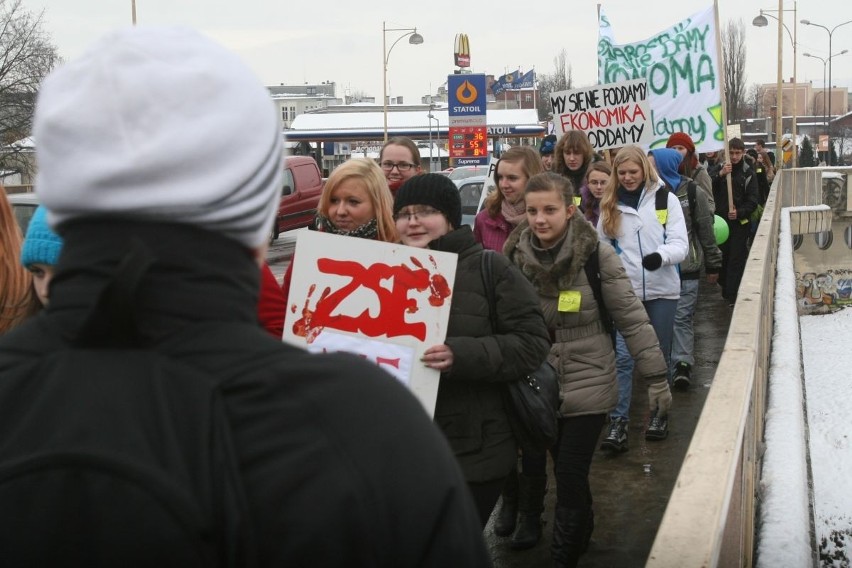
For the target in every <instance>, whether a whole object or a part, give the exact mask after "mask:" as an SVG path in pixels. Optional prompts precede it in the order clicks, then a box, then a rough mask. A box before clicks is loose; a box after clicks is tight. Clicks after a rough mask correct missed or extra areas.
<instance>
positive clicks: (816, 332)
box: [799, 308, 852, 567]
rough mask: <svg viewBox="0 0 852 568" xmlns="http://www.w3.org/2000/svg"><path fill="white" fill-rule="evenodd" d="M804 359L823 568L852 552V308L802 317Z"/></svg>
mask: <svg viewBox="0 0 852 568" xmlns="http://www.w3.org/2000/svg"><path fill="white" fill-rule="evenodd" d="M799 323H800V329H801V337H802V360H803V366H804V373H805V396H806V400H807V406H808V429H809V432H810V461H811V470H812V474H813V501H814V517H815V524H816V537H817V542H818V543H819V545H820V565H821V566H838V567H840V566H845V567H848V566H850V563H849V560H850V558H852V553H849V552H848V548H849V546H850V544H852V443H850V441H852V440H850V438H852V412H850V410H849V405H850V401H852V309H850V308H847V309H845V310H840V311H838V312H835V313H833V314H828V315H819V316H802V317H801V318H800V319H799Z"/></svg>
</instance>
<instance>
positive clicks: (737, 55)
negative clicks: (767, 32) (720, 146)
mask: <svg viewBox="0 0 852 568" xmlns="http://www.w3.org/2000/svg"><path fill="white" fill-rule="evenodd" d="M722 57H723V58H724V64H725V68H724V73H725V87H726V88H727V92H726V93H725V103H726V104H727V106H728V123H733V122H736V121H738V120H739V119H740V118H742V117H741V116H740V115H741V114H742V110H743V101H744V100H745V89H746V74H745V65H746V46H745V25H744V24H743V21H742V20H741V19H740V20H737V21H736V22H734V21H733V20H729V21H728V26H727V27H726V28H725V30H724V33H723V34H722Z"/></svg>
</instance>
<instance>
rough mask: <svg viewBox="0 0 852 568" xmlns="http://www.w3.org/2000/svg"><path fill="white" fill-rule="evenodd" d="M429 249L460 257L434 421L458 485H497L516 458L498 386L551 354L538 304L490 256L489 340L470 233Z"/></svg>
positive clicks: (518, 278) (477, 248)
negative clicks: (449, 355)
mask: <svg viewBox="0 0 852 568" xmlns="http://www.w3.org/2000/svg"><path fill="white" fill-rule="evenodd" d="M429 248H431V249H433V250H440V251H445V252H454V253H457V254H458V255H459V258H458V264H457V266H456V278H455V286H454V287H453V297H452V305H451V308H450V321H449V325H448V329H447V339H446V344H447V345H448V346H449V347H450V349H452V351H453V355H454V362H453V366H452V368H451V369H450V371H449V372H448V373H444V374H443V375H442V377H441V383H440V386H439V388H438V400H437V402H436V405H435V421H436V422H437V423H438V426H440V427H441V430H443V431H444V434H445V435H446V436H447V439H448V440H449V442H450V446H452V448H453V452H454V453H455V455H456V458H458V460H459V462H460V463H461V466H462V471H463V472H464V476H465V479H467V480H468V481H472V482H483V481H491V480H495V479H501V478H503V477H505V476H506V475H507V474H508V473H509V470H511V469H512V467H513V466H514V464H515V463H516V460H517V455H518V454H517V446H516V441H515V438H514V436H513V435H512V431H511V428H510V425H509V419H508V416H507V414H506V408H505V407H504V397H503V393H504V392H505V389H506V385H505V383H506V382H508V381H514V380H518V379H519V378H520V377H523V376H525V375H526V374H527V373H529V372H531V371H533V370H535V369H537V368H538V367H539V365H541V363H542V362H543V361H544V360H545V359H546V358H547V353H548V350H549V349H550V339H549V336H548V333H547V327H546V326H545V324H544V319H543V318H542V315H541V311H540V309H539V305H538V297H537V296H536V293H535V290H533V288H532V286H531V285H530V283H529V282H527V280H526V279H525V278H524V277H523V276H522V275H521V273H520V272H519V271H518V269H517V268H516V267H515V266H513V265H512V264H511V263H510V262H509V261H508V259H506V257H504V256H503V255H501V254H495V255H494V258H493V264H492V271H493V282H494V290H495V299H496V304H497V314H496V316H497V318H496V319H497V329H498V332H499V333H498V334H497V335H494V332H493V331H492V328H491V319H490V317H489V307H488V300H487V299H486V295H485V289H484V286H483V281H482V251H483V249H482V245H480V244H478V243H477V242H476V241H475V240H474V238H473V232H472V231H471V230H470V227H469V226H467V225H465V226H463V227H461V228H460V229H457V230H455V231H452V232H450V233H449V234H447V235H444V236H443V237H441V238H439V239H436V240H434V241H432V242H431V243H430V244H429ZM456 565H459V564H458V563H456Z"/></svg>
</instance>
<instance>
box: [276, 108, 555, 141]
mask: <svg viewBox="0 0 852 568" xmlns="http://www.w3.org/2000/svg"><path fill="white" fill-rule="evenodd" d="M336 108H337V107H331V108H328V109H325V110H324V112H316V113H315V112H308V113H305V114H300V115H299V116H297V117H296V119H295V120H294V121H293V123H292V127H291V129H290V130H287V131H285V135H286V136H287V139H288V140H297V141H341V140H382V139H383V138H384V112H383V111H381V110H376V111H366V110H365V111H358V112H353V111H352V110H351V109H349V110H347V111H344V112H335V109H336ZM407 108H410V107H407ZM430 115H431V117H430ZM448 119H449V117H448V111H447V109H445V108H435V109H432V110H430V109H429V107H428V105H425V106H424V108H423V109H422V110H404V111H396V110H394V109H393V107H389V108H388V114H387V121H388V122H387V125H388V136H408V137H410V138H417V139H423V138H428V137H429V136H430V135H433V136H441V135H443V136H446V135H447V133H448V126H449V124H448ZM486 125H487V127H488V135H489V136H491V137H495V136H502V137H505V136H512V137H517V136H540V135H542V134H544V131H545V126H544V125H543V124H542V123H540V122H539V121H538V111H536V110H535V109H488V110H487V111H486Z"/></svg>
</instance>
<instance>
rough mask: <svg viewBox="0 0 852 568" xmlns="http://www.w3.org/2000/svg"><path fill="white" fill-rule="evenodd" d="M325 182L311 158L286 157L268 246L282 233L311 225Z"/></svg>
mask: <svg viewBox="0 0 852 568" xmlns="http://www.w3.org/2000/svg"><path fill="white" fill-rule="evenodd" d="M324 183H325V181H324V180H323V177H322V172H320V169H319V166H318V165H317V162H316V160H314V159H313V158H312V157H310V156H288V157H287V159H286V161H285V169H284V184H283V186H282V188H281V201H280V202H279V204H278V214H277V215H276V216H275V224H274V226H273V228H272V231H271V232H270V235H269V242H270V243H271V242H272V241H274V240H275V239H277V238H278V236H279V235H280V234H281V233H283V232H284V231H289V230H291V229H298V228H300V227H307V226H308V225H310V224H311V223H312V222H313V220H314V217H315V216H316V213H317V205H318V204H319V199H320V195H321V194H322V187H323V185H324Z"/></svg>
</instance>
